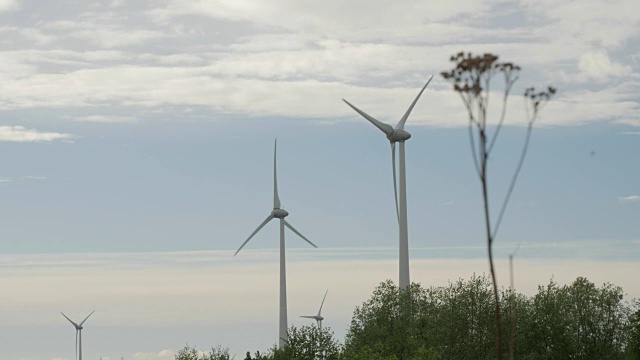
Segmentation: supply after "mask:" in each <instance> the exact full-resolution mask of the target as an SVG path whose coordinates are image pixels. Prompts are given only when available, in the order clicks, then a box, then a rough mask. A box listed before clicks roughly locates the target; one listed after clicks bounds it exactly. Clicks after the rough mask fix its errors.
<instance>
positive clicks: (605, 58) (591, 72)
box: [578, 49, 631, 82]
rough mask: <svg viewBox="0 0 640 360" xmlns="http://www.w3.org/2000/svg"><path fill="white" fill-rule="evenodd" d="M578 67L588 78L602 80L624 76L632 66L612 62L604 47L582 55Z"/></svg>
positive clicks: (629, 71)
mask: <svg viewBox="0 0 640 360" xmlns="http://www.w3.org/2000/svg"><path fill="white" fill-rule="evenodd" d="M578 69H580V71H581V72H582V75H583V76H585V77H586V78H587V79H594V80H596V81H600V82H603V81H606V80H607V79H609V78H610V77H623V76H626V75H629V74H630V73H631V66H625V65H622V64H618V63H615V62H612V61H611V59H610V58H609V55H608V54H607V52H606V50H604V49H600V50H598V51H592V52H588V53H586V54H584V55H582V57H580V62H579V64H578Z"/></svg>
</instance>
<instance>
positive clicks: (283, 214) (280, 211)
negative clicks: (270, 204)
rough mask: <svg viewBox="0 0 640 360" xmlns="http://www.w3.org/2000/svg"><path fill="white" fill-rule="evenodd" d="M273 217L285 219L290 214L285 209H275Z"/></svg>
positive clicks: (272, 213)
mask: <svg viewBox="0 0 640 360" xmlns="http://www.w3.org/2000/svg"><path fill="white" fill-rule="evenodd" d="M271 215H273V217H274V218H276V219H284V218H285V217H287V216H288V215H289V212H288V211H287V210H285V209H273V211H272V212H271Z"/></svg>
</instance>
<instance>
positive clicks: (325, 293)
mask: <svg viewBox="0 0 640 360" xmlns="http://www.w3.org/2000/svg"><path fill="white" fill-rule="evenodd" d="M328 292H329V289H327V291H325V292H324V297H323V298H322V304H320V310H318V317H320V313H321V312H322V305H324V299H326V298H327V293H328Z"/></svg>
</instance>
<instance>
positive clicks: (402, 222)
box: [342, 76, 433, 289]
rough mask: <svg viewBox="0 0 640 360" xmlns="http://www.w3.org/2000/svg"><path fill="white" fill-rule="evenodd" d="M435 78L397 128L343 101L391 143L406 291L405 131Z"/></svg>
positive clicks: (401, 268)
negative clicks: (397, 178) (397, 158)
mask: <svg viewBox="0 0 640 360" xmlns="http://www.w3.org/2000/svg"><path fill="white" fill-rule="evenodd" d="M432 79H433V76H431V78H429V81H427V83H426V84H425V85H424V86H423V87H422V90H420V92H419V93H418V96H416V98H415V100H413V103H411V106H409V109H408V110H407V111H406V112H405V113H404V116H402V118H401V119H400V121H398V124H396V127H395V128H394V127H392V126H391V125H389V124H385V123H383V122H381V121H378V120H376V119H374V118H373V117H371V116H369V114H367V113H365V112H364V111H362V110H360V109H358V108H357V107H355V106H354V105H352V104H351V103H349V102H348V101H347V100H345V99H342V101H344V102H345V103H346V104H347V105H349V106H350V107H351V108H352V109H353V110H355V111H356V112H357V113H358V114H360V115H362V117H364V118H365V119H367V120H369V122H370V123H372V124H373V125H374V126H375V127H377V128H378V129H380V130H381V131H382V132H383V133H384V134H385V135H386V136H387V139H388V140H389V142H391V165H392V166H393V195H394V196H395V203H396V215H397V217H398V225H399V226H398V227H399V260H400V266H399V281H398V283H399V287H400V289H406V288H408V287H409V285H411V280H410V279H409V234H408V225H407V179H406V178H407V176H406V175H407V174H406V168H405V154H404V142H405V141H407V140H409V138H410V137H411V134H409V133H408V132H407V131H405V130H404V124H405V123H406V122H407V118H409V114H411V110H413V107H414V106H415V105H416V103H417V102H418V99H419V98H420V95H422V92H424V89H426V88H427V85H429V83H430V82H431V80H432ZM396 143H400V154H399V158H400V159H399V162H400V165H399V172H400V195H398V191H397V186H396ZM398 197H400V201H399V202H398Z"/></svg>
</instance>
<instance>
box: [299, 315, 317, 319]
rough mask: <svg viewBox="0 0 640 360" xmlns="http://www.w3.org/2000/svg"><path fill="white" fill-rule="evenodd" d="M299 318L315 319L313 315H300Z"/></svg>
mask: <svg viewBox="0 0 640 360" xmlns="http://www.w3.org/2000/svg"><path fill="white" fill-rule="evenodd" d="M300 317H301V318H306V319H315V318H316V317H315V316H300Z"/></svg>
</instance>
